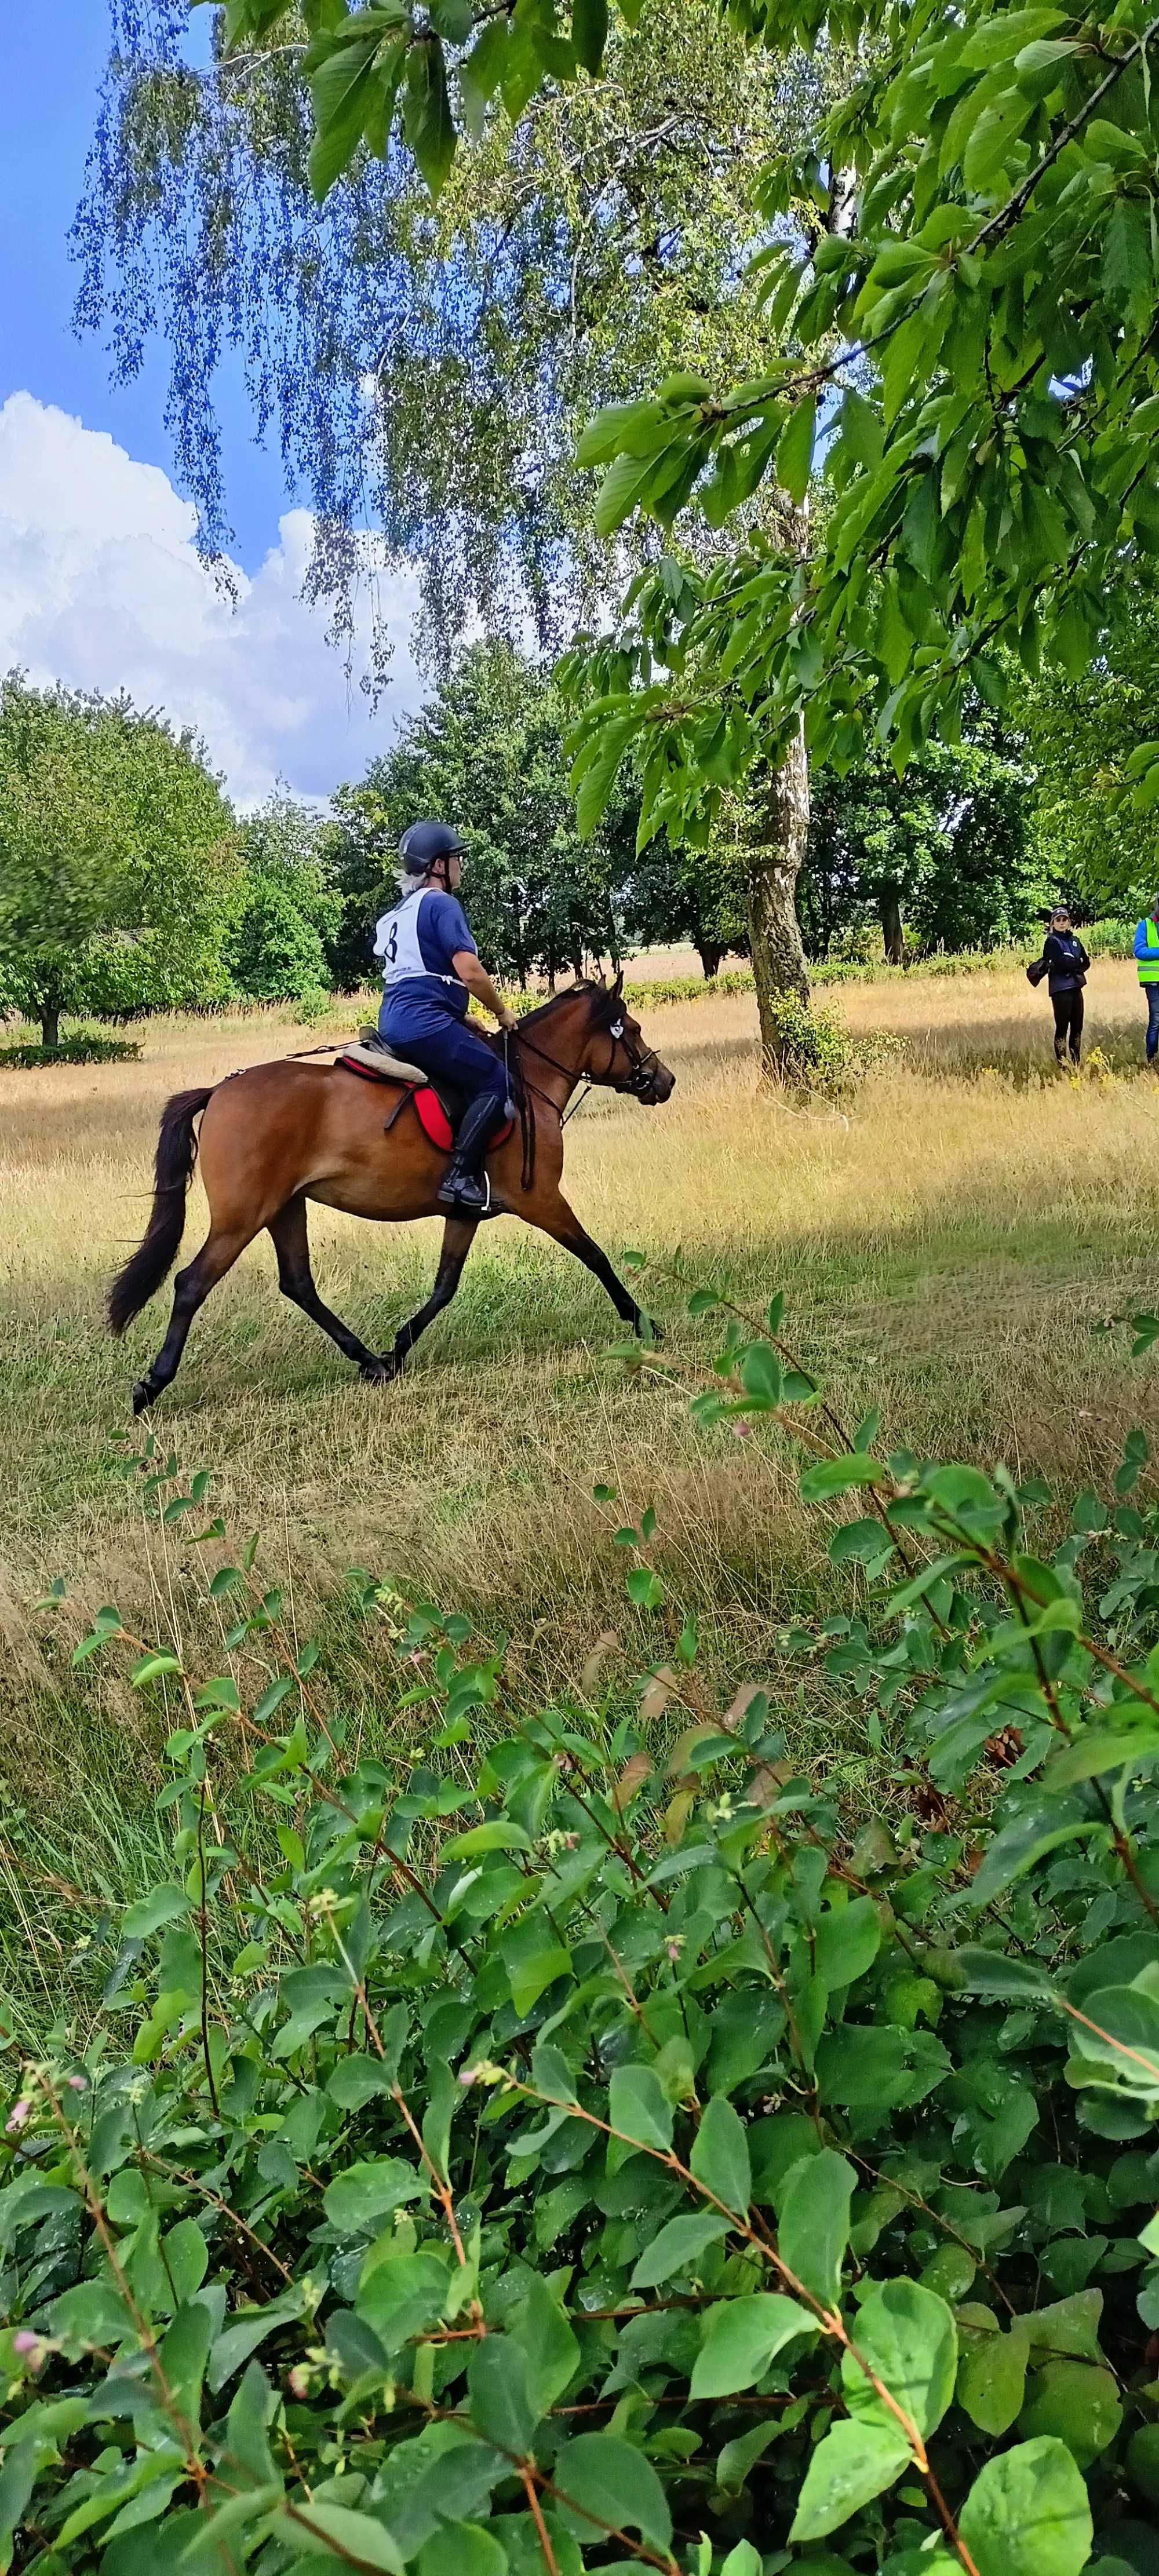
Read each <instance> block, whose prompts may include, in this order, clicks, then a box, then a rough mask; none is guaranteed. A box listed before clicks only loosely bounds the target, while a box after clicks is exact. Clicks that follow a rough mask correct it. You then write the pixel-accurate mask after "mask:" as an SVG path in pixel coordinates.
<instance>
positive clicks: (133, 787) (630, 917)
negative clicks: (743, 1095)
mask: <svg viewBox="0 0 1159 2576" xmlns="http://www.w3.org/2000/svg"><path fill="white" fill-rule="evenodd" d="M1153 611H1154V602H1153V597H1152V595H1151V593H1150V592H1148V593H1147V594H1146V595H1145V596H1144V595H1143V594H1142V593H1140V595H1139V597H1138V598H1137V600H1136V601H1135V602H1134V607H1133V616H1132V618H1131V619H1130V620H1128V621H1125V622H1123V621H1121V623H1120V632H1121V633H1126V634H1127V635H1129V636H1130V637H1131V638H1132V639H1133V656H1132V655H1130V654H1126V653H1125V652H1124V654H1122V655H1121V657H1120V660H1121V664H1122V667H1120V666H1119V665H1116V667H1115V668H1114V669H1111V668H1109V667H1108V668H1107V669H1106V670H1105V671H1097V670H1096V671H1093V672H1088V673H1086V674H1085V675H1084V677H1083V679H1082V681H1081V682H1077V683H1071V682H1069V681H1068V680H1066V679H1065V678H1059V679H1055V680H1054V681H1052V682H1051V683H1050V684H1049V685H1042V686H1039V687H1036V688H1029V687H1027V686H1023V688H1022V690H1021V694H1020V695H1019V694H1016V695H1015V698H1014V701H1013V706H1012V710H1011V711H1010V712H1008V713H1007V714H1006V715H1004V716H1003V717H1001V718H1000V717H999V716H998V715H996V713H995V712H994V710H993V709H992V708H991V707H990V706H988V705H985V704H984V703H983V702H982V701H981V700H980V701H979V702H978V705H977V708H976V710H975V712H974V718H973V721H972V722H971V723H970V724H969V725H968V727H967V728H966V729H965V730H964V733H963V738H962V740H961V741H960V742H958V743H956V744H954V745H947V744H934V745H931V746H930V747H929V748H928V749H926V750H925V751H924V752H923V753H922V754H921V755H920V756H919V757H918V758H916V759H914V760H913V761H911V762H910V764H909V766H908V767H907V768H906V769H905V770H904V772H903V773H902V775H901V776H900V777H899V776H898V775H897V773H896V771H895V769H894V768H893V766H892V764H891V763H890V762H889V761H888V760H887V759H886V758H885V756H884V755H883V754H882V755H878V756H871V757H869V758H867V759H863V760H862V761H860V762H859V763H858V764H857V765H856V766H854V767H853V768H851V769H849V770H848V771H847V772H846V773H845V774H844V775H843V776H838V775H836V774H835V773H834V772H832V771H829V770H822V771H820V772H819V773H818V774H816V775H815V776H814V779H813V782H812V800H811V816H810V822H809V833H808V841H807V845H806V854H805V863H804V867H803V869H802V871H801V876H800V879H799V883H798V889H797V903H798V912H799V917H800V923H801V930H802V933H803V937H804V944H805V949H806V953H807V955H809V956H810V957H813V958H819V957H823V956H827V955H829V954H831V953H841V952H842V951H850V950H858V949H860V950H861V951H862V952H863V953H872V951H873V950H874V949H875V948H876V950H877V953H879V954H881V955H883V956H884V957H885V958H886V959H887V960H889V961H891V962H893V963H896V964H901V963H903V962H904V960H905V958H906V957H907V956H908V955H910V954H913V953H919V952H920V951H922V950H928V949H931V948H946V949H955V948H967V947H981V948H985V947H992V946H996V945H999V944H1001V943H1003V942H1005V941H1008V940H1016V939H1019V938H1022V937H1025V936H1027V935H1028V934H1031V933H1032V932H1033V931H1034V929H1035V928H1036V927H1037V924H1038V922H1039V921H1040V920H1041V917H1042V913H1043V909H1044V907H1045V905H1046V904H1048V903H1049V902H1050V901H1051V900H1053V899H1055V898H1056V897H1057V896H1058V895H1059V894H1060V893H1063V894H1065V895H1066V896H1067V897H1068V898H1069V899H1070V900H1071V901H1072V902H1073V903H1075V904H1076V905H1077V906H1078V907H1079V908H1080V910H1085V911H1087V912H1090V911H1096V910H1098V909H1099V908H1100V906H1101V907H1102V908H1104V909H1105V908H1107V906H1108V905H1111V906H1114V907H1121V906H1122V905H1123V904H1124V903H1127V902H1130V901H1134V900H1138V901H1139V902H1140V903H1144V902H1151V901H1153V900H1154V888H1153V886H1152V885H1151V882H1150V880H1151V877H1152V875H1153V874H1154V861H1153V855H1152V854H1153V845H1154V832H1153V829H1149V828H1147V827H1146V826H1145V825H1141V824H1140V821H1139V819H1138V817H1137V816H1135V815H1131V814H1129V813H1127V814H1126V815H1125V816H1124V813H1123V810H1122V807H1121V799H1120V798H1119V796H1118V793H1117V784H1116V782H1117V781H1119V780H1121V777H1122V774H1123V770H1124V766H1125V763H1126V761H1127V759H1128V758H1129V757H1130V753H1131V751H1132V749H1133V748H1134V746H1135V744H1136V743H1137V742H1138V741H1139V740H1140V739H1143V738H1146V736H1147V735H1148V733H1154V732H1155V731H1156V730H1157V711H1156V702H1157V699H1159V640H1157V639H1159V623H1157V621H1156V619H1155V617H1154V613H1153ZM570 722H571V710H570V708H569V706H568V704H567V702H566V701H565V699H564V697H563V695H562V692H561V690H560V687H559V685H558V682H557V681H556V680H555V679H554V678H553V676H552V675H551V672H550V671H549V670H546V669H544V668H543V667H541V666H540V665H538V664H537V663H536V662H535V661H533V660H532V659H530V658H529V657H528V656H526V655H524V654H522V653H520V652H518V651H516V650H515V648H514V647H513V646H512V645H511V644H509V643H503V642H491V641H484V642H479V643H476V644H474V645H473V646H471V647H470V649H469V650H468V651H467V652H466V653H464V654H463V656H462V657H461V659H460V660H459V662H458V663H457V664H456V666H455V668H454V669H453V671H451V672H450V673H449V674H448V675H447V676H445V677H444V678H443V679H442V680H441V681H440V682H439V684H438V686H437V687H436V689H435V690H434V692H433V694H432V696H431V698H430V700H429V703H428V704H427V706H426V707H425V708H424V709H423V710H422V711H421V712H420V713H419V714H418V715H416V716H413V717H410V718H408V719H406V720H405V721H404V722H403V723H402V724H401V725H400V726H399V727H398V729H397V732H396V737H395V740H394V742H393V744H392V745H391V747H390V748H389V749H388V750H386V751H384V752H382V753H381V754H379V755H378V756H377V757H376V758H375V759H374V760H372V761H371V763H370V766H369V768H368V770H367V772H366V775H365V777H364V778H363V779H362V780H361V781H360V782H359V783H358V784H356V785H346V786H342V787H339V788H338V789H337V791H336V792H335V795H334V797H333V799H332V803H331V807H330V810H329V812H328V813H322V812H319V811H316V810H314V809H312V808H311V807H309V806H307V805H304V804H303V803H301V802H300V801H298V800H296V799H295V798H293V797H292V796H290V795H289V794H288V793H287V792H286V791H285V790H283V789H279V790H277V791H276V792H275V793H274V794H273V795H272V796H271V797H270V798H269V799H268V800H267V802H266V804H265V805H264V806H263V807H262V808H261V810H260V811H259V812H257V813H255V814H251V815H248V816H243V817H239V816H238V815H237V814H235V813H234V811H233V810H232V808H231V806H230V804H229V801H228V799H227V797H226V795H225V793H224V789H223V787H222V784H221V781H220V780H219V779H217V778H216V777H215V776H214V775H213V772H212V770H211V768H210V766H209V763H208V760H207V757H206V755H205V752H204V749H203V747H202V746H201V745H200V744H199V743H198V742H197V740H196V739H195V737H194V736H193V735H191V734H189V733H178V732H176V731H174V730H173V729H172V728H170V727H169V726H168V725H167V724H166V723H165V722H164V721H163V720H162V718H160V717H159V716H157V715H156V714H152V713H146V714H141V713H139V712H138V711H137V710H136V709H135V708H134V707H133V706H132V705H131V704H130V702H129V701H128V699H126V698H115V699H109V698H101V697H99V696H95V695H86V694H83V693H80V692H76V691H70V690H67V689H62V688H56V689H36V688H33V687H31V686H30V685H29V683H28V682H27V680H26V679H24V678H23V676H22V675H21V674H19V673H10V674H9V676H8V678H7V679H6V680H5V681H4V682H3V683H2V684H0V1010H4V1011H7V1012H9V1013H13V1012H20V1013H23V1014H25V1015H27V1016H29V1017H31V1018H34V1019H36V1020H38V1021H39V1022H40V1025H41V1030H42V1035H43V1039H44V1043H45V1044H46V1045H50V1046H51V1045H53V1044H55V1043H56V1040H57V1035H58V1032H59V1027H60V1021H61V1017H62V1015H63V1014H65V1013H69V1014H74V1015H75V1014H78V1013H79V1014H83V1015H89V1014H91V1015H94V1016H96V1017H100V1018H129V1017H133V1016H135V1015H136V1014H138V1013H140V1012H145V1011H150V1010H157V1009H165V1008H170V1009H171V1008H175V1007H195V1008H196V1007H213V1006H221V1005H223V1004H225V1003H227V1002H228V1001H230V1000H231V999H233V998H237V997H244V998H246V999H251V1000H255V1001H296V1002H300V1003H308V1002H309V1001H310V1000H311V999H312V998H313V997H316V996H318V995H321V994H323V993H326V992H329V991H333V990H339V991H353V990H355V989H356V988H357V987H358V986H359V985H362V984H364V983H366V982H367V981H368V980H369V978H370V977H371V974H372V971H373V969H372V958H371V937H372V925H373V923H374V921H375V919H376V918H377V916H378V914H379V913H380V912H381V911H382V909H383V908H384V906H385V905H386V904H387V903H389V902H390V901H391V900H392V899H393V896H394V892H395V882H396V881H395V874H394V867H395V854H396V851H397V845H398V840H399V836H400V834H401V833H402V831H403V830H404V829H405V827H406V825H407V823H408V822H412V821H414V820H415V819H416V817H419V816H422V815H441V816H444V817H446V818H448V819H450V820H452V821H454V822H456V823H457V824H458V825H459V826H460V827H461V829H462V830H463V832H464V834H465V836H466V838H467V840H468V843H469V847H470V871H469V900H470V908H471V918H472V922H473V924H474V927H475V931H476V935H477V937H478V940H479V944H480V947H481V948H482V949H483V951H484V952H485V954H486V955H487V957H488V958H489V960H490V961H491V963H492V965H493V966H494V967H495V969H496V970H497V971H498V973H499V974H500V975H501V976H502V977H503V978H504V979H505V980H508V981H510V982H512V983H515V984H522V985H526V984H528V983H529V982H530V981H532V980H533V979H538V978H541V977H546V978H547V980H548V981H549V982H554V981H555V980H556V979H557V978H559V977H561V976H562V977H566V976H570V975H572V974H575V973H580V972H582V971H583V970H584V968H585V966H588V965H589V964H591V963H592V962H594V961H603V960H611V961H613V962H618V960H619V959H620V958H621V957H622V956H623V955H624V954H625V953H626V952H628V951H630V950H633V949H637V948H640V947H643V946H656V945H663V946H668V945H673V946H674V945H678V944H679V945H683V944H686V943H687V944H690V945H691V946H692V947H694V948H695V949H696V951H697V953H698V954H699V957H700V960H701V963H702V966H703V969H704V972H705V974H706V975H712V974H714V973H715V972H716V970H717V968H718V966H719V965H720V963H721V961H722V959H723V958H724V957H725V956H726V955H729V954H740V955H745V954H747V953H748V949H749V939H750V926H749V921H748V917H747V912H746V900H747V891H748V888H749V885H750V878H749V875H748V871H747V870H746V866H745V854H744V842H745V833H746V829H747V828H748V818H747V815H746V812H745V809H744V806H743V805H742V803H741V802H740V801H739V800H730V799H728V798H726V799H725V800H724V803H723V806H722V811H721V816H720V819H719V822H718V825H717V829H716V831H715V834H714V837H713V840H712V842H711V844H710V846H709V848H708V850H707V851H690V850H687V849H685V850H681V851H677V852H673V851H672V850H670V849H669V847H668V845H667V843H666V842H665V841H664V840H663V839H660V840H653V841H650V842H649V843H647V844H646V845H645V846H644V848H642V849H638V848H637V837H638V824H639V808H638V804H637V803H636V802H635V801H634V799H633V797H632V795H631V793H630V791H629V789H628V788H626V787H625V788H622V789H621V791H620V792H619V794H618V795H617V797H616V799H615V800H614V801H613V803H612V804H611V805H610V806H609V808H608V810H607V812H606V814H605V816H604V818H603V820H602V822H601V823H600V825H599V827H598V829H597V830H596V831H595V832H594V834H593V835H592V836H591V837H590V838H588V839H583V838H581V836H580V833H579V831H578V828H577V824H576V815H575V806H574V803H573V798H572V794H571V789H570V786H569V778H568V768H569V763H568V755H567V750H566V740H567V735H568V731H569V725H570Z"/></svg>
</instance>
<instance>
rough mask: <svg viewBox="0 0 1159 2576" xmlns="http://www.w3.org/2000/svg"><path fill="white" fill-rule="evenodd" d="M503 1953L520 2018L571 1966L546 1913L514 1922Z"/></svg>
mask: <svg viewBox="0 0 1159 2576" xmlns="http://www.w3.org/2000/svg"><path fill="white" fill-rule="evenodd" d="M499 1956H500V1958H501V1959H502V1961H503V1965H504V1967H505V1968H506V1970H507V1974H508V1977H509V1978H510V1980H511V2001H512V2003H513V2004H514V2006H515V2010H516V2013H517V2014H518V2017H519V2019H520V2021H523V2020H525V2019H526V2016H527V2014H528V2013H530V2012H534V2010H535V2007H536V2005H537V2003H538V2002H539V1998H540V1996H541V1995H542V1994H546V1992H547V1989H548V1987H549V1986H553V1985H554V1984H555V1981H556V1978H557V1977H563V1976H566V1974H567V1971H568V1969H569V1968H570V1966H571V1960H570V1958H569V1957H568V1954H567V1951H566V1950H565V1949H563V1948H562V1947H561V1945H560V1942H559V1940H558V1938H557V1935H556V1934H555V1932H554V1931H553V1930H552V1927H551V1924H550V1923H549V1922H548V1919H547V1916H546V1915H545V1914H529V1915H527V1916H526V1917H525V1919H524V1921H523V1922H521V1923H516V1924H513V1925H512V1928H511V1930H510V1931H509V1932H505V1933H504V1935H503V1938H502V1940H501V1942H500V1944H499Z"/></svg>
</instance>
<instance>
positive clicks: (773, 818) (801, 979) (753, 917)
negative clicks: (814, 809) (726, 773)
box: [747, 725, 809, 1073]
mask: <svg viewBox="0 0 1159 2576" xmlns="http://www.w3.org/2000/svg"><path fill="white" fill-rule="evenodd" d="M757 793H758V795H759V799H760V801H759V804H758V808H757V813H756V816H755V819H754V822H753V823H752V825H751V826H750V830H749V834H748V851H747V860H748V913H749V940H750V949H751V955H752V962H753V978H754V981H755V984H756V988H757V1012H758V1015H759V1018H760V1026H761V1056H762V1060H763V1065H764V1070H765V1071H766V1072H767V1073H777V1072H778V1071H779V1070H780V1064H781V1039H780V1031H779V1029H778V1025H777V1017H776V1005H777V999H778V996H779V995H780V994H782V993H793V994H795V995H796V996H797V999H798V1000H799V1001H802V1002H807V1001H808V999H809V972H808V968H807V966H806V964H805V951H804V949H803V947H802V945H801V932H800V928H799V926H798V922H797V903H796V892H797V878H798V876H799V874H800V870H801V862H802V860H803V858H804V856H805V840H806V835H807V833H808V830H809V760H808V754H807V752H806V750H805V731H804V726H803V725H799V726H798V728H797V732H796V733H795V735H794V736H793V737H792V739H791V741H790V743H789V746H788V749H787V751H786V754H785V757H784V760H783V761H782V763H781V766H780V768H779V769H776V770H772V771H770V772H768V773H766V776H765V778H764V781H763V782H762V784H761V785H760V786H759V787H758V789H757Z"/></svg>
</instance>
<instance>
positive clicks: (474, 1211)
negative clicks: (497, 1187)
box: [436, 1172, 491, 1220]
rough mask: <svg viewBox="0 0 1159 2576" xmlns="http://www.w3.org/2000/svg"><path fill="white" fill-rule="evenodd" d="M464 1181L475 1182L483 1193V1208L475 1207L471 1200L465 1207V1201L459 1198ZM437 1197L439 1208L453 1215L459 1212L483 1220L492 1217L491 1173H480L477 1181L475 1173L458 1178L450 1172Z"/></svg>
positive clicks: (461, 1174)
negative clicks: (460, 1186) (460, 1187)
mask: <svg viewBox="0 0 1159 2576" xmlns="http://www.w3.org/2000/svg"><path fill="white" fill-rule="evenodd" d="M464 1180H470V1181H475V1182H476V1187H477V1188H480V1189H481V1190H482V1191H483V1205H482V1207H474V1206H473V1205H472V1203H471V1201H470V1200H469V1199H468V1200H467V1202H466V1204H465V1205H464V1203H463V1201H462V1200H461V1199H460V1197H459V1188H458V1184H459V1182H461V1181H464ZM436 1196H437V1198H438V1202H439V1206H440V1207H444V1208H447V1209H448V1210H449V1211H450V1212H451V1214H452V1215H453V1214H454V1213H456V1211H457V1212H458V1213H460V1214H461V1215H463V1216H474V1217H478V1218H479V1219H480V1220H481V1219H482V1218H483V1217H485V1216H490V1214H491V1175H490V1172H482V1173H480V1174H479V1176H478V1179H477V1180H476V1175H475V1174H474V1172H463V1173H460V1174H459V1175H458V1176H457V1177H456V1176H455V1175H452V1174H451V1173H450V1172H448V1173H447V1175H446V1178H445V1179H444V1181H443V1184H442V1187H441V1189H439V1190H438V1191H437V1192H436Z"/></svg>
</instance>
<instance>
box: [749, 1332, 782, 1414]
mask: <svg viewBox="0 0 1159 2576" xmlns="http://www.w3.org/2000/svg"><path fill="white" fill-rule="evenodd" d="M740 1382H741V1385H742V1386H743V1388H744V1390H745V1394H746V1395H755V1396H757V1397H759V1398H760V1400H761V1402H762V1403H764V1404H770V1405H772V1404H779V1403H780V1401H781V1393H782V1389H783V1387H784V1382H785V1379H784V1370H783V1369H782V1367H781V1363H780V1361H779V1359H778V1358H777V1354H776V1352H775V1351H774V1350H771V1349H770V1347H769V1344H768V1343H767V1342H750V1344H749V1347H748V1349H747V1351H745V1352H743V1353H742V1356H741V1364H740Z"/></svg>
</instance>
